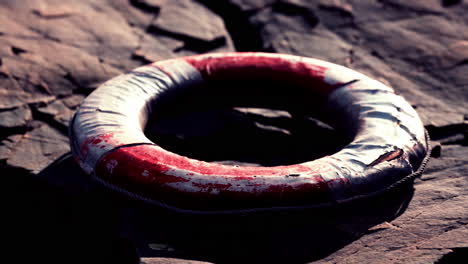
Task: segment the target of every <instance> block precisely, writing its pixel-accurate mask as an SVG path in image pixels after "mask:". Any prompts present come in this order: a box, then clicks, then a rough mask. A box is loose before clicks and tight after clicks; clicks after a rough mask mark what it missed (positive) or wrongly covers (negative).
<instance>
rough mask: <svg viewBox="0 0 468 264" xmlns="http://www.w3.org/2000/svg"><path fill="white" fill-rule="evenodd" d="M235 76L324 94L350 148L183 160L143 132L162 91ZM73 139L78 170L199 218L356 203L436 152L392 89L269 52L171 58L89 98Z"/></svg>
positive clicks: (309, 60) (114, 82) (109, 84)
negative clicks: (254, 161)
mask: <svg viewBox="0 0 468 264" xmlns="http://www.w3.org/2000/svg"><path fill="white" fill-rule="evenodd" d="M236 78H237V79H238V78H242V79H243V80H247V81H248V80H254V79H255V80H260V81H261V80H269V81H271V80H273V81H275V82H276V81H277V82H283V83H285V84H290V85H289V86H288V87H287V88H285V89H287V90H288V92H292V93H293V92H294V89H303V90H304V89H305V90H308V91H310V92H311V94H312V95H317V96H321V98H323V100H324V105H325V106H324V109H323V111H329V112H330V113H332V114H331V115H333V116H334V118H333V120H330V122H333V121H334V122H335V125H336V126H341V127H344V128H346V129H347V132H348V133H349V136H350V137H351V138H353V139H352V142H351V143H350V144H348V145H347V146H345V147H344V148H343V149H342V150H340V151H339V152H337V153H335V154H332V155H329V156H326V157H323V158H320V159H317V160H312V161H309V162H305V163H301V164H295V165H288V166H275V167H239V166H227V165H220V164H215V163H210V162H204V161H199V160H194V159H190V158H187V157H183V156H180V155H178V154H176V153H172V152H169V151H167V150H165V149H163V148H161V147H159V146H158V145H156V144H155V143H153V142H151V141H150V140H149V139H148V138H147V137H146V136H145V134H144V133H143V129H144V127H145V124H146V122H147V121H148V116H149V115H150V114H151V112H152V102H154V101H157V100H158V98H159V97H160V96H162V95H163V94H165V93H167V92H170V91H174V90H180V89H184V88H185V87H194V86H197V85H203V84H204V83H206V82H212V81H223V80H224V81H229V80H235V79H236ZM291 87H298V88H291ZM220 89H222V88H220ZM70 139H71V149H72V152H73V155H74V157H75V159H76V160H77V161H78V162H79V164H80V166H81V168H82V169H83V170H84V171H85V172H86V173H87V174H90V175H92V176H94V178H95V179H97V180H98V181H100V182H101V183H104V184H105V185H106V186H108V187H111V188H113V189H115V190H118V191H120V192H123V193H126V194H129V195H132V196H135V197H138V198H140V199H143V200H146V201H149V202H152V203H155V204H158V205H161V206H164V207H169V208H172V209H175V210H182V211H183V210H188V211H190V210H191V211H197V212H225V211H229V212H235V211H242V210H252V209H253V208H256V209H258V210H262V209H261V208H264V209H265V208H280V209H281V208H301V207H314V206H321V205H329V204H334V203H339V202H344V201H349V200H353V199H355V198H357V197H362V196H368V195H372V194H375V193H378V192H381V191H383V190H385V189H388V188H389V187H391V186H394V185H395V184H397V183H399V182H401V181H404V180H406V179H409V178H412V177H414V176H416V175H418V174H419V173H421V171H422V170H423V168H424V166H425V162H426V160H427V157H428V152H429V151H428V148H429V146H428V144H429V142H428V139H427V137H426V134H425V130H424V127H423V125H422V122H421V120H420V119H419V117H418V114H417V113H416V111H415V110H414V109H413V108H412V107H411V106H410V105H409V104H408V103H407V102H406V101H405V100H404V99H403V98H402V97H401V96H398V95H396V94H395V93H394V91H393V90H392V89H391V88H389V87H387V86H385V85H384V84H382V83H380V82H378V81H376V80H373V79H371V78H369V77H367V76H365V75H363V74H360V73H358V72H356V71H353V70H351V69H348V68H345V67H342V66H339V65H336V64H332V63H329V62H325V61H321V60H317V59H312V58H304V57H298V56H293V55H284V54H267V53H217V54H206V55H197V56H191V57H185V58H179V59H171V60H165V61H160V62H156V63H153V64H150V65H147V66H143V67H140V68H137V69H135V70H133V71H131V72H129V73H127V74H124V75H121V76H118V77H116V78H114V79H112V80H110V81H108V82H106V83H104V84H103V85H102V86H100V87H99V88H98V89H96V90H95V91H94V92H93V93H92V94H91V95H89V96H88V97H87V98H86V99H85V100H84V102H83V104H82V105H81V106H80V108H79V110H78V111H77V112H76V114H75V116H74V118H73V120H72V123H71V125H70ZM253 210H255V209H253ZM265 210H268V209H265Z"/></svg>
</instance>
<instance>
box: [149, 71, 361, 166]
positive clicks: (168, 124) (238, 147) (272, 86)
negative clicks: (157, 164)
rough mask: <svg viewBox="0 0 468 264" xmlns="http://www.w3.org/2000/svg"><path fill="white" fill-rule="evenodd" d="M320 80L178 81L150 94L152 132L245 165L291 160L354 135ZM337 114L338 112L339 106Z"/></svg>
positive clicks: (328, 150)
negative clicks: (320, 89)
mask: <svg viewBox="0 0 468 264" xmlns="http://www.w3.org/2000/svg"><path fill="white" fill-rule="evenodd" d="M325 101H326V99H325V98H324V96H323V95H320V94H318V93H316V92H314V88H313V87H310V88H309V89H305V88H304V87H296V86H293V85H291V84H288V83H281V82H278V81H275V82H271V81H268V80H251V79H249V80H242V79H236V80H216V81H210V82H206V83H204V84H203V85H200V86H192V87H186V88H184V89H172V90H168V91H167V92H165V93H163V94H161V95H160V96H158V97H157V98H156V99H155V100H154V101H153V102H151V114H150V116H149V118H148V122H147V125H146V127H145V130H144V132H145V135H146V136H147V137H148V138H149V139H150V140H152V141H153V142H154V143H156V144H158V145H160V146H161V147H162V148H164V149H166V150H168V151H171V152H174V153H177V154H179V155H183V156H186V157H189V158H193V159H198V160H203V161H209V162H218V163H222V164H228V165H240V166H279V165H291V164H297V163H302V162H306V161H310V160H314V159H317V158H320V157H323V156H326V155H331V154H333V153H336V152H337V151H339V150H340V149H342V148H343V147H344V146H345V145H347V144H348V143H349V142H351V140H352V138H350V137H349V136H346V135H347V134H348V133H344V131H340V130H338V129H335V128H334V127H332V126H330V125H329V124H327V123H328V122H327V120H330V119H335V120H334V121H335V122H336V119H339V118H344V117H341V116H338V117H337V116H328V114H329V113H328V112H327V111H324V107H325ZM333 115H335V114H333Z"/></svg>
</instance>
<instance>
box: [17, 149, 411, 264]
mask: <svg viewBox="0 0 468 264" xmlns="http://www.w3.org/2000/svg"><path fill="white" fill-rule="evenodd" d="M22 188H24V185H22ZM31 188H32V189H34V190H35V191H34V192H32V193H31V192H24V193H23V197H22V201H24V203H23V204H22V205H23V206H24V205H25V206H26V207H23V208H22V211H23V214H24V215H22V219H28V220H27V221H26V220H24V221H25V222H27V225H26V224H24V225H25V226H27V227H28V228H27V229H26V230H25V229H22V231H21V232H20V233H19V234H20V235H17V237H16V238H15V239H16V241H18V243H19V244H20V246H21V244H24V245H23V249H22V250H21V252H22V253H25V252H29V251H31V248H28V247H27V245H30V244H31V243H35V245H34V252H35V253H36V254H35V255H33V256H34V259H35V260H37V259H41V258H45V259H47V261H48V262H49V263H53V262H61V261H63V260H64V259H66V260H67V262H68V263H75V262H76V263H84V262H86V263H96V262H98V261H101V262H102V261H104V262H102V263H139V262H138V261H139V260H138V259H139V258H146V257H173V258H181V259H191V260H204V261H210V262H216V263H253V262H272V263H304V262H308V261H313V260H317V259H320V258H323V257H325V256H327V255H329V254H331V253H333V252H334V251H336V250H338V249H340V248H342V247H343V246H345V245H347V244H349V243H350V242H352V241H354V240H356V239H358V238H359V237H361V236H362V235H364V234H366V233H369V232H372V231H369V228H370V227H372V226H375V225H377V224H379V223H382V222H385V221H391V220H392V219H394V218H395V217H397V216H398V215H399V214H401V213H402V212H403V211H404V210H405V209H406V206H407V205H408V203H409V201H410V200H411V198H412V195H413V187H412V185H411V184H407V185H404V186H401V187H400V188H398V189H394V190H391V191H389V192H387V193H385V194H382V195H380V196H377V197H373V198H372V199H363V200H358V201H355V202H353V203H349V204H345V205H340V206H335V207H330V208H322V209H310V210H304V211H296V212H272V213H255V214H243V215H212V216H203V215H190V214H180V213H174V212H169V211H166V210H164V209H161V208H158V207H155V206H154V205H149V204H146V203H143V202H141V201H137V200H133V199H131V198H129V197H126V196H123V195H121V194H116V193H114V192H112V191H110V190H108V189H105V188H104V187H102V186H101V185H99V184H97V183H95V182H94V181H92V180H91V179H90V178H89V176H87V175H85V174H84V173H82V172H81V170H80V168H79V167H78V166H77V165H76V164H75V162H74V160H73V159H72V157H71V156H70V155H65V156H64V157H62V158H61V159H59V160H57V161H56V162H54V163H53V164H51V165H50V166H49V167H48V168H46V169H45V170H43V171H42V172H41V173H40V174H39V175H38V176H37V178H36V179H35V180H34V183H31ZM28 195H29V196H28ZM31 202H32V204H31ZM36 204H39V208H40V209H38V208H37V206H36ZM29 207H34V208H29ZM31 209H32V211H31ZM35 214H38V215H39V217H38V215H35ZM31 219H34V221H31ZM38 220H40V221H38ZM17 226H18V225H17ZM31 238H34V239H32V240H31ZM23 239H24V240H23ZM29 256H31V255H29Z"/></svg>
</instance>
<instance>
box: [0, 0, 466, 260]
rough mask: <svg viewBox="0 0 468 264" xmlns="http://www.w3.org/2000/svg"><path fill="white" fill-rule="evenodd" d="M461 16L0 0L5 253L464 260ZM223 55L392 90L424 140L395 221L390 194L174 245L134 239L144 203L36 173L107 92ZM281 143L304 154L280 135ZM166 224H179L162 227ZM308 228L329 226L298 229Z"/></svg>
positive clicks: (383, 1) (141, 0)
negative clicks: (150, 67)
mask: <svg viewBox="0 0 468 264" xmlns="http://www.w3.org/2000/svg"><path fill="white" fill-rule="evenodd" d="M467 13H468V2H467V1H462V0H443V1H441V0H414V1H403V0H317V1H306V0H224V1H220V0H218V1H216V0H107V1H106V0H102V1H95V0H82V1H71V0H70V1H61V0H21V1H17V0H2V1H1V2H0V14H1V15H0V162H1V164H0V166H1V167H0V168H1V171H2V173H1V175H2V177H3V178H4V184H3V188H4V189H5V191H6V192H4V193H7V194H8V195H7V197H6V199H5V201H7V203H8V205H7V206H6V207H5V208H7V211H6V212H5V211H4V213H3V216H2V218H6V219H9V220H11V225H8V226H6V230H4V231H8V232H10V233H12V234H13V236H11V238H10V236H5V237H4V238H3V239H4V240H7V244H9V245H13V248H14V249H15V250H13V251H10V250H8V251H9V252H12V253H13V254H14V257H15V258H16V259H17V262H22V261H24V262H31V261H37V260H39V259H43V258H46V259H47V260H49V261H52V260H55V261H57V262H60V263H61V262H63V263H67V262H73V261H76V262H87V263H92V262H93V260H95V261H98V260H99V262H100V263H110V262H111V261H114V262H115V263H138V257H137V254H138V255H140V256H142V259H141V261H142V262H144V263H148V264H149V263H199V262H198V261H209V262H266V261H268V262H283V263H288V262H289V263H291V262H300V263H303V262H314V261H315V262H317V263H462V262H457V261H460V259H463V258H465V261H466V258H467V253H468V229H467V223H468V180H467V179H468V178H467V177H468V159H467V157H468V148H467V142H468V140H467V136H468V110H467V109H468V16H467V15H466V14H467ZM221 51H266V52H281V53H290V54H295V55H302V56H308V57H315V58H319V59H324V60H328V61H331V62H334V63H337V64H342V65H345V66H347V67H350V68H353V69H355V70H358V71H361V72H363V73H365V74H368V75H370V76H372V77H374V78H376V79H378V80H380V81H382V82H384V83H386V84H388V85H390V86H392V87H394V89H395V90H396V91H397V92H398V93H400V94H401V95H403V96H404V97H405V98H406V99H407V100H408V101H409V102H410V103H411V104H412V105H413V106H414V107H415V108H416V110H417V111H418V113H419V114H420V116H421V118H422V120H423V121H424V124H425V126H426V128H427V130H428V131H429V134H430V136H431V138H432V143H433V150H434V151H433V154H432V156H433V158H432V159H431V161H430V163H429V166H428V168H427V169H426V172H425V173H424V174H423V176H422V177H421V178H420V179H417V180H416V181H415V183H414V190H409V191H407V192H405V195H403V196H402V195H400V196H402V197H403V198H404V199H403V200H404V201H398V202H396V204H397V205H399V208H398V209H397V210H393V209H392V210H393V211H394V212H393V211H392V210H390V209H388V210H384V212H381V211H379V210H377V209H378V208H380V207H381V206H388V207H389V208H390V207H391V205H392V203H393V202H389V200H392V199H393V200H399V199H401V198H402V197H399V198H398V199H397V198H395V197H394V196H391V195H390V196H388V197H385V198H382V199H380V200H381V201H373V202H372V204H371V205H369V206H370V207H365V206H364V207H362V208H361V209H357V210H356V211H353V210H351V211H349V208H348V209H343V210H344V211H346V210H348V211H346V212H344V213H342V212H339V211H333V212H332V215H334V216H335V217H332V218H326V219H321V220H320V221H319V220H313V219H312V218H316V217H315V216H309V217H310V218H301V219H307V221H304V222H301V223H300V224H297V226H294V227H291V226H290V228H284V227H282V228H281V231H279V232H270V231H271V229H272V228H273V227H272V225H273V224H272V223H276V224H279V225H281V222H275V221H273V220H271V217H269V218H262V217H260V219H264V220H265V221H266V222H268V223H266V222H261V223H259V222H255V221H259V220H258V219H256V220H248V221H247V220H245V221H244V220H243V221H244V223H243V225H242V226H243V227H245V226H250V227H251V229H248V228H247V229H248V230H250V231H248V232H247V233H245V230H244V231H243V232H244V233H242V232H241V235H236V234H237V233H234V232H227V233H226V232H221V231H219V230H210V231H208V232H207V233H204V235H202V234H201V233H199V232H197V229H198V226H197V225H195V224H194V226H193V227H192V229H187V223H185V225H184V226H185V229H184V228H180V229H181V230H185V231H184V232H185V233H184V234H181V233H183V232H180V230H179V231H178V230H177V228H175V227H174V226H172V228H173V229H170V230H169V231H168V230H165V231H167V232H166V233H168V234H166V235H165V237H166V238H167V237H172V239H161V237H163V236H162V235H161V237H158V235H154V234H153V236H150V235H148V234H146V233H148V232H146V231H142V230H141V229H143V228H142V227H143V226H146V227H147V226H148V225H149V226H151V225H152V224H151V223H152V221H149V220H148V221H147V222H149V223H146V225H143V224H142V225H141V226H142V227H135V226H138V224H135V221H136V220H135V219H138V218H137V217H135V215H138V213H139V212H135V211H134V210H135V209H134V208H136V207H138V206H141V205H134V204H133V203H132V202H128V201H125V199H123V198H121V197H114V196H113V195H112V194H108V193H107V192H106V191H105V190H101V189H99V187H97V186H93V185H92V184H91V183H89V182H86V180H85V179H84V177H82V175H81V174H80V170H79V168H77V167H76V165H75V164H74V163H73V161H72V160H71V158H70V157H69V156H65V157H62V159H60V160H58V161H57V162H55V163H54V165H53V166H51V167H49V168H48V169H46V170H44V169H45V168H46V167H48V165H50V164H51V163H52V162H53V161H55V160H57V159H58V158H59V157H60V156H61V155H62V154H65V153H67V152H68V151H69V146H68V137H67V127H68V122H69V120H70V117H71V116H72V114H73V112H74V111H75V109H76V108H77V107H78V106H79V105H80V102H81V101H82V100H83V99H84V98H85V97H86V95H88V94H89V93H90V92H91V91H92V90H93V89H95V88H96V87H97V86H99V84H101V83H102V82H103V81H105V80H108V79H109V78H111V77H113V76H116V75H118V74H121V73H123V72H126V71H128V70H130V69H132V68H135V67H137V66H140V65H143V64H146V63H149V62H151V61H156V60H162V59H167V58H174V57H179V56H185V55H191V54H198V53H205V52H221ZM232 111H235V113H233V112H232ZM232 111H231V112H229V115H231V116H232V115H235V116H236V118H237V119H236V118H234V119H235V120H237V121H236V122H239V121H238V119H240V120H248V119H249V118H251V115H255V116H256V117H255V118H269V117H272V116H273V117H275V118H277V120H280V123H281V124H279V125H278V124H276V125H277V126H278V127H280V128H275V129H277V130H275V131H279V132H278V133H280V132H281V133H282V131H283V132H284V129H288V127H289V128H291V125H295V126H296V127H297V126H299V127H303V125H304V124H302V123H297V122H296V121H291V116H290V115H289V114H288V113H287V112H282V111H276V112H275V111H270V112H268V111H267V112H262V111H260V112H259V111H256V112H255V111H254V112H253V113H251V112H248V111H246V110H243V109H234V110H232ZM239 115H240V117H239ZM213 120H214V121H216V120H222V119H220V118H219V115H217V116H216V117H215V118H214V119H213ZM223 120H224V119H223ZM219 122H221V121H219ZM223 122H224V121H223ZM255 124H256V125H255V129H256V130H255V131H257V130H259V129H260V130H262V129H264V130H269V131H270V130H272V128H271V124H269V125H268V126H265V125H263V126H262V125H261V124H260V125H259V124H258V122H256V123H255ZM301 124H302V125H301ZM229 126H231V127H236V126H237V123H235V125H233V124H229ZM229 126H228V127H229ZM282 126H283V127H282ZM284 127H286V128H284ZM278 129H279V130H278ZM273 130H274V129H273ZM246 131H251V130H246ZM252 131H253V132H255V131H254V130H252ZM257 132H258V131H257ZM223 133H226V132H223ZM244 133H245V130H244ZM283 134H287V135H290V134H288V133H283ZM283 134H281V135H283ZM244 136H249V134H248V133H246V134H245V135H244ZM221 139H222V137H221ZM278 139H280V140H281V139H287V140H291V141H290V143H291V142H292V143H291V144H299V143H297V142H296V141H294V139H291V138H290V137H286V136H284V135H283V136H280V137H279V138H278ZM299 142H300V140H299ZM221 143H222V142H221ZM195 145H196V144H195ZM267 146H268V143H265V145H261V146H260V147H267ZM267 152H268V151H267ZM260 154H261V153H260ZM245 162H246V163H255V161H252V160H247V161H245ZM54 166H55V167H54ZM399 194H401V193H399ZM396 196H398V195H396ZM392 197H393V198H392ZM122 204H124V205H122ZM371 206H374V207H375V208H377V209H376V211H375V214H374V215H373V217H369V215H368V214H369V213H368V212H366V208H368V209H367V211H368V210H369V208H373V207H371ZM143 207H144V208H145V206H143ZM375 208H374V209H375ZM374 209H372V210H374ZM380 209H381V208H380ZM145 210H147V211H148V208H146V209H142V211H145ZM388 211H392V213H391V214H390V216H389V215H388ZM325 214H328V215H330V212H326V213H325ZM344 215H346V217H344ZM363 215H366V216H365V217H364V216H363ZM376 215H378V217H375V216H376ZM130 216H133V217H130ZM145 217H146V216H145ZM152 217H153V219H154V217H155V216H152ZM340 217H344V218H346V219H347V220H346V221H337V219H339V218H340ZM131 218H133V220H132V219H131ZM155 218H158V217H155ZM179 218H180V217H179ZM116 219H117V220H116ZM121 219H127V220H128V219H130V220H128V222H126V221H127V220H121ZM168 219H169V220H168ZM281 219H282V218H281ZM309 219H310V221H311V222H309ZM369 219H372V220H369ZM158 221H159V220H158ZM160 221H163V220H160ZM164 221H167V222H168V223H169V224H174V223H179V221H181V219H177V216H172V215H170V216H166V220H164ZM193 221H195V222H193V223H199V222H200V219H196V220H193ZM249 221H253V222H252V224H251V225H249V223H250V222H249ZM269 221H271V222H269ZM314 221H319V223H320V225H324V226H326V225H327V224H326V223H328V225H329V226H328V227H326V228H323V229H322V228H318V229H308V231H304V228H305V227H306V226H307V225H308V224H309V223H312V222H314ZM121 222H123V223H124V224H122V223H121ZM254 222H255V223H256V224H253V223H254ZM325 222H326V223H325ZM158 223H159V222H158ZM165 223H166V222H165ZM314 223H315V222H314ZM159 224H160V223H159ZM159 224H158V225H159ZM166 224H167V223H166ZM231 224H232V222H231ZM154 225H155V224H154ZM154 225H153V227H154ZM216 226H217V225H214V226H212V227H216ZM252 226H253V227H252ZM258 226H262V228H259V229H261V231H258V230H257V229H258V228H255V227H258ZM265 226H267V227H265ZM217 227H219V226H217ZM205 228H208V227H206V226H205ZM137 229H140V230H137ZM156 229H157V228H156ZM160 229H164V228H160ZM274 229H275V230H276V228H274ZM188 230H191V231H188ZM223 230H224V229H223ZM159 231H161V230H159ZM238 231H239V230H238ZM325 231H327V232H325ZM137 233H138V234H140V235H138V236H137V237H138V238H134V237H135V236H133V234H137ZM156 233H157V232H156ZM141 234H146V236H145V238H144V239H143V238H142V237H143V236H142V235H141ZM259 234H260V235H261V236H263V238H256V236H258V235H259ZM265 237H267V238H265ZM174 238H177V239H174ZM153 240H154V241H153ZM168 241H169V242H168ZM180 241H185V242H184V243H182V242H180ZM272 241H274V242H272ZM298 241H300V243H298ZM322 241H328V242H330V243H328V242H327V243H325V242H324V244H321V242H322ZM265 243H267V244H268V245H265ZM143 244H144V245H143ZM324 245H325V246H324ZM78 260H80V261H78Z"/></svg>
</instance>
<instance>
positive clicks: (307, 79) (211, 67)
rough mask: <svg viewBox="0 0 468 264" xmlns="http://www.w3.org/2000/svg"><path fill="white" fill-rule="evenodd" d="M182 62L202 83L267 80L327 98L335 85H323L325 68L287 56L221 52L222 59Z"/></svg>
mask: <svg viewBox="0 0 468 264" xmlns="http://www.w3.org/2000/svg"><path fill="white" fill-rule="evenodd" d="M185 60H186V61H187V62H188V63H190V64H191V65H192V66H194V67H195V68H196V69H197V70H198V71H200V73H201V74H202V76H203V78H204V79H205V80H232V79H238V78H240V77H241V78H242V79H243V80H262V79H265V80H269V81H281V82H285V83H288V84H291V85H293V86H298V87H305V88H308V89H311V88H312V87H313V90H314V91H316V92H318V93H320V94H323V95H327V94H329V93H330V92H332V91H333V90H334V87H335V86H332V85H328V84H326V83H325V82H324V79H325V72H326V70H327V68H326V67H324V66H321V65H316V64H312V63H310V62H303V61H302V60H298V59H297V57H295V56H291V55H277V56H275V57H271V56H258V55H257V56H255V53H248V52H247V53H225V54H223V56H222V57H218V56H214V57H207V56H206V55H198V56H191V57H187V58H185Z"/></svg>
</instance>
